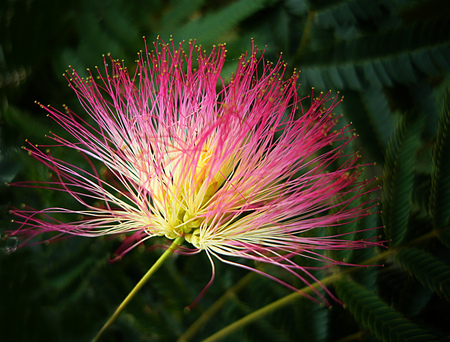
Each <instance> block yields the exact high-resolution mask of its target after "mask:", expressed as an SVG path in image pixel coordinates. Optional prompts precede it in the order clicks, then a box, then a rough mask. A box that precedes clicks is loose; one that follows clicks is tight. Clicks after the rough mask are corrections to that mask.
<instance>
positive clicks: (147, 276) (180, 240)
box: [92, 236, 184, 342]
mask: <svg viewBox="0 0 450 342" xmlns="http://www.w3.org/2000/svg"><path fill="white" fill-rule="evenodd" d="M183 241H184V237H183V236H180V237H177V238H176V239H175V240H174V241H173V242H172V244H171V245H170V247H169V248H168V249H167V250H166V251H165V252H164V253H163V255H161V256H160V257H159V259H158V260H157V261H156V262H155V263H154V264H153V266H152V267H151V268H150V269H149V270H148V271H147V273H146V274H145V275H144V276H143V277H142V278H141V280H139V282H138V283H137V284H136V286H135V287H134V288H133V290H131V292H130V293H129V294H128V296H127V297H126V298H125V299H124V300H123V302H122V303H121V304H120V305H119V307H118V308H117V309H116V311H114V313H113V314H112V316H111V317H110V318H109V319H108V321H107V322H106V323H105V325H104V326H103V327H102V328H101V329H100V331H99V332H98V334H97V335H96V336H95V337H94V339H93V340H92V342H97V341H98V340H99V338H100V336H101V335H102V334H103V332H104V331H105V330H106V329H107V328H108V327H109V326H110V325H111V324H112V323H113V322H114V321H115V320H116V319H117V317H119V315H120V313H121V312H122V311H123V309H125V307H126V306H127V305H128V303H129V302H130V301H131V300H132V299H133V297H134V296H135V295H136V294H137V293H138V292H139V290H140V289H141V288H142V286H144V284H145V283H146V282H147V281H148V280H149V279H150V277H151V276H152V275H153V273H155V272H156V271H157V270H158V269H159V268H160V267H161V265H162V264H163V263H164V262H165V261H166V260H167V259H168V258H169V257H170V256H171V255H172V254H173V252H175V250H177V248H178V247H179V246H180V245H181V244H182V243H183Z"/></svg>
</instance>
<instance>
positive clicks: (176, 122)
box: [12, 39, 376, 288]
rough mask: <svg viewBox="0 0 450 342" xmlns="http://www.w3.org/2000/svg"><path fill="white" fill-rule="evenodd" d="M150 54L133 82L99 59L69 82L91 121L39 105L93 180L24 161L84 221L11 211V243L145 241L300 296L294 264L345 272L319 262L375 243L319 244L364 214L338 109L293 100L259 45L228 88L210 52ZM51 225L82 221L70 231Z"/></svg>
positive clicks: (327, 98) (48, 212)
mask: <svg viewBox="0 0 450 342" xmlns="http://www.w3.org/2000/svg"><path fill="white" fill-rule="evenodd" d="M154 47H155V50H154V51H151V52H150V53H148V52H147V47H146V49H145V52H142V51H141V52H140V53H139V54H138V55H139V58H138V60H137V61H136V62H137V65H136V70H135V71H134V72H132V73H130V72H129V71H128V70H127V68H126V67H125V66H124V64H123V62H120V61H118V60H113V59H112V58H109V57H104V67H105V70H104V71H103V72H102V71H100V70H98V68H97V70H96V72H90V71H89V74H90V76H89V77H88V78H86V79H83V78H81V77H80V75H79V74H78V73H77V72H76V71H75V70H73V69H72V70H71V71H69V72H68V73H67V74H66V75H65V76H66V78H67V80H68V82H69V86H70V87H71V88H72V89H73V90H74V91H75V93H76V95H77V96H78V99H79V101H80V102H81V104H82V106H83V108H84V109H85V111H86V112H87V113H88V114H89V116H90V119H89V121H85V120H83V119H82V118H80V117H79V116H77V115H76V114H75V113H74V112H72V111H71V110H70V109H68V108H67V107H65V111H64V112H61V111H58V110H56V109H54V108H52V107H44V106H42V108H45V109H46V110H47V111H48V113H49V114H48V115H49V116H50V117H51V118H52V119H54V120H55V121H56V122H57V123H58V124H60V125H61V126H62V127H63V128H64V129H65V130H66V131H67V132H69V133H70V135H71V136H72V139H70V140H66V139H64V138H62V137H60V136H57V135H55V134H53V133H50V135H49V137H50V138H51V139H53V140H54V141H56V142H57V145H60V146H61V145H62V146H65V147H67V148H69V149H72V150H75V151H78V152H79V153H81V154H82V155H83V156H84V157H85V159H86V161H87V162H88V163H89V165H90V167H91V170H86V169H83V168H81V167H79V166H76V165H71V164H70V163H68V162H66V161H64V160H61V159H58V158H56V157H54V156H52V154H51V153H50V152H49V148H50V147H51V146H43V145H41V146H34V145H31V144H30V147H28V148H26V149H27V150H28V151H29V153H30V154H31V155H32V156H34V157H35V158H37V159H38V160H40V161H41V162H43V163H44V164H45V165H47V167H48V168H49V169H50V170H52V171H53V174H54V181H53V182H48V183H38V184H35V183H34V184H32V186H37V187H45V188H50V189H55V190H61V191H63V192H67V193H68V194H70V195H71V196H72V197H74V198H75V199H76V200H77V201H78V202H79V203H81V205H82V206H83V207H84V208H85V209H83V210H71V209H68V208H58V207H55V208H46V209H43V210H34V209H32V208H24V209H13V210H12V211H13V213H14V214H15V215H16V216H17V217H18V221H19V222H20V223H21V226H20V228H19V229H18V230H17V231H15V232H13V233H12V234H13V235H17V236H25V237H27V239H25V240H24V241H25V242H26V241H29V240H30V239H32V238H34V237H35V236H36V235H39V234H41V233H47V232H56V233H57V234H56V235H55V236H53V238H56V237H60V236H63V235H67V234H70V235H76V236H86V237H96V236H104V235H110V234H116V235H117V234H126V235H127V236H128V237H127V238H126V239H125V241H124V242H123V245H122V246H121V248H120V249H119V251H118V254H119V255H120V256H122V255H123V254H125V253H126V252H128V251H129V250H131V249H132V248H133V247H135V246H137V245H139V244H141V243H143V242H144V241H145V240H147V239H149V238H151V237H154V236H166V237H167V238H168V239H175V238H176V237H180V236H183V237H184V238H185V240H186V241H187V242H188V243H190V244H191V246H192V248H193V249H194V250H195V251H199V252H200V251H205V252H206V253H207V255H208V256H209V257H210V258H211V257H215V258H217V259H219V260H221V261H223V262H226V263H229V264H232V265H237V266H241V267H244V268H248V269H253V268H252V267H250V266H248V265H245V264H240V263H238V262H237V261H236V257H240V258H245V259H251V260H255V261H259V262H263V263H268V264H272V265H277V266H280V267H282V268H283V269H284V270H286V271H287V272H288V273H292V274H294V275H295V276H297V277H298V278H299V279H301V280H303V281H304V282H305V283H307V284H308V283H310V282H311V281H316V279H315V278H314V277H313V276H312V275H311V273H310V270H309V269H308V268H307V267H304V266H302V265H299V264H297V263H296V262H294V257H295V256H297V255H300V256H303V257H306V258H312V259H316V260H320V261H323V262H324V266H330V265H335V264H345V263H344V262H343V261H341V260H332V259H330V258H329V257H327V256H326V255H324V253H323V252H322V250H342V249H355V248H366V247H370V246H374V245H376V243H375V242H370V241H353V240H351V239H348V238H346V234H345V233H342V234H337V235H332V236H327V235H326V234H325V233H324V232H326V231H327V228H329V227H337V228H339V226H341V225H343V224H345V223H348V222H351V221H354V220H357V219H359V218H361V217H363V216H366V215H369V211H370V207H371V202H367V201H366V202H364V201H363V200H360V198H361V197H362V196H363V195H364V194H365V193H367V191H365V190H364V188H365V187H366V186H367V185H368V183H369V181H364V182H361V181H359V180H358V179H360V178H361V177H360V176H361V172H362V171H361V167H360V166H358V156H357V155H356V154H345V153H344V152H343V151H344V148H345V146H347V145H348V144H349V142H350V141H351V140H352V139H353V138H354V134H352V132H351V130H350V129H349V128H348V127H344V128H336V123H337V120H336V117H335V115H334V114H333V111H334V108H335V107H336V105H337V104H338V103H339V102H340V99H339V98H332V97H331V95H330V94H320V95H319V96H318V97H315V98H314V97H311V98H310V99H306V100H303V102H301V101H300V99H299V98H298V95H297V90H298V85H297V79H298V77H299V74H298V73H297V72H295V71H294V73H293V75H291V76H290V77H287V75H286V73H285V70H286V65H285V64H283V62H282V61H281V59H280V60H279V61H278V62H277V63H275V64H272V63H270V62H268V61H266V60H265V59H264V58H263V52H258V50H257V49H256V47H255V46H253V50H252V53H251V54H250V55H243V56H241V57H240V58H239V61H238V65H237V70H236V72H235V73H234V75H233V77H232V78H231V81H229V82H228V83H227V82H225V80H224V79H223V78H222V76H221V71H222V68H223V66H224V63H225V62H226V61H225V55H226V50H225V46H224V45H220V46H217V47H214V48H213V49H212V51H211V53H209V54H207V53H206V52H204V51H203V50H202V49H201V47H197V46H196V45H195V43H194V42H192V41H190V42H189V44H188V50H187V51H184V50H183V46H182V44H180V45H179V46H176V45H174V44H173V42H172V40H171V41H170V43H169V44H165V43H164V42H162V41H161V40H159V39H158V41H157V42H156V43H155V44H154ZM304 102H308V105H307V106H306V108H304V107H303V106H304ZM92 122H93V123H92ZM96 163H97V164H98V163H102V164H103V165H104V166H105V169H106V171H105V172H98V171H97V170H96V168H95V167H94V164H96ZM338 165H340V166H338ZM332 166H334V169H333V168H332ZM27 184H28V186H29V185H30V184H29V183H19V184H17V185H25V186H27ZM354 201H357V202H358V203H360V204H358V205H354V204H353V203H355V202H354ZM56 214H58V217H60V214H78V215H79V217H81V218H82V219H81V220H79V221H76V222H70V223H65V222H61V221H59V220H57V219H56V218H55V215H56ZM352 233H353V232H352ZM53 238H52V239H53ZM253 270H255V271H257V272H259V273H262V274H264V275H266V276H268V277H269V278H272V279H274V280H276V281H278V282H280V283H282V284H283V285H285V286H287V287H290V288H293V287H292V286H291V285H290V284H289V283H288V282H285V281H283V280H280V279H278V278H276V277H275V276H273V275H270V274H268V273H263V272H262V271H258V270H256V269H253Z"/></svg>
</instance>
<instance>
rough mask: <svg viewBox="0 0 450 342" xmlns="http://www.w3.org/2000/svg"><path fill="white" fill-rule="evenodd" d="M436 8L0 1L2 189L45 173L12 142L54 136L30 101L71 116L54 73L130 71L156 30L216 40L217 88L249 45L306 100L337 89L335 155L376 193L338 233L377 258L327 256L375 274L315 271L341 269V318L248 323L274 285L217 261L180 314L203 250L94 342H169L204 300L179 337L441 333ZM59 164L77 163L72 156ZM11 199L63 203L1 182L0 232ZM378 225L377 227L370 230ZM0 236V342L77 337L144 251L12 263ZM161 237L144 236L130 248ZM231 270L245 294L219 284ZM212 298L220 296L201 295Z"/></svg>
mask: <svg viewBox="0 0 450 342" xmlns="http://www.w3.org/2000/svg"><path fill="white" fill-rule="evenodd" d="M449 13H450V2H449V1H447V0H414V1H404V0H395V1H392V0H391V1H387V0H382V1H378V0H351V1H348V0H317V1H304V0H284V1H275V0H237V1H233V0H222V1H204V0H193V1H189V0H171V1H162V0H149V1H148V0H145V1H144V0H138V1H131V2H130V1H125V0H106V1H99V0H96V1H91V0H83V1H78V0H69V1H62V2H61V1H57V0H41V1H39V2H37V1H31V2H30V1H23V0H10V1H0V27H1V29H0V177H1V181H2V182H12V181H22V180H38V181H42V180H48V179H49V175H48V170H47V169H46V168H45V167H44V166H42V165H40V164H38V163H37V162H35V161H34V160H33V159H32V158H30V157H29V156H28V155H26V154H25V153H23V152H22V151H21V149H20V147H21V146H22V145H24V144H25V143H24V141H25V139H29V141H31V142H32V143H33V144H48V139H46V138H45V134H47V133H48V131H49V130H51V131H54V132H57V133H58V134H59V135H63V134H64V131H63V130H62V129H60V128H59V126H58V125H57V124H56V123H54V122H53V121H52V120H50V119H48V118H46V116H45V114H46V113H45V112H44V111H42V110H41V109H40V108H39V107H38V106H37V105H35V104H34V101H35V100H38V101H40V102H42V103H44V104H47V103H51V104H52V105H53V106H54V107H55V108H61V104H62V103H66V104H68V105H69V107H70V108H72V109H73V110H74V111H75V112H77V113H78V114H80V115H81V116H82V117H83V116H84V115H85V114H84V112H83V109H82V108H81V106H80V105H79V104H78V101H77V99H76V97H75V96H73V93H72V91H71V90H70V89H68V87H67V86H66V81H65V80H64V79H63V78H62V77H61V74H62V73H63V72H64V71H65V70H66V69H67V65H68V64H71V65H73V66H74V67H76V68H77V70H78V71H79V72H80V73H81V74H83V72H84V70H85V68H87V67H89V68H91V69H93V67H94V66H95V65H101V63H103V60H102V57H101V56H102V54H106V53H108V52H110V53H112V55H113V57H114V58H119V59H123V60H124V61H125V63H126V65H127V66H128V68H129V70H134V64H133V60H134V59H135V56H136V52H137V51H139V50H142V49H143V40H142V36H144V35H145V36H146V39H147V43H148V44H149V45H150V46H151V42H152V41H153V40H154V39H155V38H156V36H158V35H160V36H161V37H163V38H164V39H165V40H168V39H169V36H170V35H173V39H174V43H175V44H177V43H178V41H180V40H181V39H186V40H189V39H197V42H198V44H202V46H203V48H204V49H205V50H209V49H210V48H211V46H212V45H213V44H218V43H227V50H228V52H227V57H228V59H227V62H226V64H225V66H224V73H223V77H224V79H225V80H227V79H229V75H231V72H232V71H233V69H235V66H236V63H237V58H238V56H240V55H241V54H242V53H245V52H246V51H248V50H249V48H250V47H251V39H250V38H251V37H253V38H254V41H255V43H256V44H257V45H258V46H259V47H260V48H262V49H265V57H266V58H267V59H268V60H269V61H273V62H274V61H277V60H278V58H279V53H280V52H281V51H283V59H284V60H285V61H286V62H287V64H288V66H287V68H288V69H287V70H288V71H287V73H286V76H289V71H290V70H292V69H293V68H297V69H298V70H301V71H302V73H301V74H300V79H299V82H300V83H301V84H302V85H301V87H300V89H299V95H300V96H305V95H310V94H311V90H310V87H311V86H314V87H315V88H316V89H318V90H319V91H322V90H323V91H328V90H329V89H333V90H339V91H340V92H341V94H342V95H343V96H344V97H345V101H344V102H343V104H342V105H340V106H339V107H338V108H337V110H338V111H341V112H342V113H343V119H342V123H341V124H345V123H350V122H352V128H354V129H355V133H356V134H358V135H359V137H358V139H355V140H354V141H353V144H352V146H349V152H353V151H354V150H356V149H359V152H360V154H361V155H362V159H361V163H363V164H370V163H372V162H376V163H377V165H376V166H366V167H365V176H366V177H368V178H371V177H372V176H377V177H378V178H379V183H380V185H381V186H382V194H381V196H382V200H381V203H380V205H379V206H378V207H379V208H374V209H373V215H371V216H368V217H365V218H363V219H362V220H359V221H358V222H352V223H349V224H348V225H346V226H345V227H342V229H345V230H346V231H351V230H353V229H356V230H359V231H360V232H357V233H355V234H352V235H350V236H351V238H353V239H373V240H377V239H380V240H390V242H387V243H385V244H386V245H388V246H389V249H385V248H379V249H374V248H373V249H364V250H354V251H340V252H331V253H330V254H329V255H328V254H327V256H332V257H334V258H336V259H338V260H344V261H348V262H350V263H352V264H355V265H366V264H368V263H371V264H375V265H377V266H374V267H353V268H352V267H340V266H339V267H338V266H336V267H333V268H330V269H328V268H327V269H320V270H317V271H316V272H314V275H315V276H316V277H317V278H318V279H320V280H322V281H325V282H326V280H327V279H330V278H329V277H330V276H332V275H333V274H341V273H347V274H348V275H342V277H343V279H342V280H340V281H338V282H337V283H336V284H335V290H336V294H337V296H338V297H339V298H340V299H341V300H342V301H343V302H344V304H345V307H344V308H343V307H341V306H340V305H339V304H337V303H332V304H333V307H332V308H331V309H329V308H327V307H326V306H324V305H318V304H316V303H313V302H309V301H307V300H306V299H304V298H302V297H300V296H297V297H296V298H293V299H292V300H289V301H287V303H286V304H284V305H282V306H279V307H277V309H276V310H275V309H271V310H267V311H264V315H262V316H259V319H258V320H256V321H255V320H251V319H248V317H249V315H252V314H255V313H257V312H258V311H259V310H260V309H264V308H267V307H266V306H267V305H271V304H272V303H274V302H276V301H277V300H279V299H280V298H285V297H284V296H288V295H291V291H289V290H287V289H285V288H284V287H282V286H281V285H279V284H277V283H275V282H273V281H270V280H269V279H266V278H264V277H262V276H261V275H256V274H254V275H253V276H247V275H246V274H247V272H246V271H244V270H242V269H238V268H233V267H230V266H228V265H223V264H220V263H217V262H216V264H215V267H216V276H215V281H214V283H213V285H212V286H211V287H210V289H209V290H208V291H207V292H206V293H205V294H204V296H203V298H202V299H201V300H200V301H199V303H198V305H197V306H195V307H193V308H192V310H191V311H189V310H186V307H187V306H189V305H190V304H192V303H193V302H194V300H195V298H196V297H197V295H198V294H200V293H201V292H202V290H203V288H204V287H205V285H206V284H207V283H208V281H209V280H210V277H211V265H210V263H209V261H208V259H207V258H206V257H205V256H204V255H196V256H184V255H179V256H174V257H173V258H172V259H171V260H170V261H169V262H167V263H166V264H165V265H164V266H163V267H162V268H161V269H160V270H159V271H158V273H157V274H156V275H155V277H154V278H152V280H151V281H150V282H149V283H148V284H147V285H146V286H145V287H144V288H143V289H142V291H141V292H140V293H139V295H138V296H137V297H136V298H135V299H134V300H133V301H132V303H131V304H130V306H129V307H127V309H126V310H125V312H124V313H123V315H121V316H120V317H119V319H118V321H117V322H116V323H115V324H114V325H113V326H112V327H111V328H110V330H109V331H107V333H106V334H105V336H104V341H175V340H177V339H178V338H179V337H180V336H182V334H183V333H185V332H186V331H187V330H188V329H189V328H190V327H191V326H193V325H194V322H195V321H196V320H197V318H198V317H200V316H201V315H202V314H203V313H208V312H209V311H207V310H208V309H209V308H210V307H211V306H215V305H216V304H217V303H219V304H220V305H219V304H217V308H216V310H215V311H214V313H213V314H211V315H208V317H207V319H206V320H205V321H204V323H203V324H202V325H201V327H200V328H199V329H194V330H195V331H193V333H192V334H191V337H190V339H189V340H190V341H197V340H202V339H205V338H208V337H209V336H211V335H213V334H214V333H216V332H217V331H220V330H221V329H223V328H224V327H228V326H229V325H230V324H232V323H234V322H238V321H239V320H240V319H241V318H244V321H245V319H248V321H246V322H244V323H243V324H242V325H240V326H239V328H236V329H235V330H233V331H232V332H229V333H228V334H227V336H226V337H224V338H223V339H222V340H223V341H237V340H242V341H261V340H264V341H298V340H299V336H300V337H301V338H302V340H305V341H337V340H341V341H349V340H357V339H359V340H361V341H381V340H383V341H390V340H402V339H404V340H406V339H407V340H408V341H421V340H426V341H429V340H442V341H444V340H445V339H446V338H447V339H448V336H449V334H450V331H449V326H448V317H450V304H449V290H448V288H449V278H450V275H449V264H450V260H449V257H448V256H449V255H450V253H449V252H450V250H449V249H450V228H449V218H450V204H449V203H450V172H448V170H449V169H450V154H449V151H450V146H449V145H450V141H449V134H448V129H449V120H450V119H449V115H450V114H449V113H450V110H449V96H450V92H449V90H448V89H450V88H449V86H450V75H449V73H450V36H449V34H448V32H450V20H449ZM337 114H340V113H337ZM55 153H60V154H62V153H65V150H59V149H57V151H55ZM64 157H65V158H68V160H70V161H71V162H73V163H75V164H76V165H79V166H80V167H81V168H89V165H87V163H86V162H85V161H84V160H83V158H81V157H80V156H79V155H77V154H74V155H72V154H71V153H67V155H65V156H64ZM373 196H374V197H376V196H380V194H379V193H378V192H376V193H373ZM22 203H27V204H28V205H30V206H32V207H35V208H45V207H74V206H77V205H79V204H78V203H76V201H73V200H70V199H69V198H68V197H67V196H64V194H63V193H60V192H52V191H44V190H42V189H30V188H17V187H11V186H7V185H5V184H1V185H0V209H1V212H0V219H1V226H2V229H3V228H4V229H14V228H17V224H16V223H14V222H11V217H10V215H9V214H8V212H7V210H8V208H9V207H10V206H15V207H17V206H20V205H21V204H22ZM351 205H357V203H352V204H351ZM381 225H384V226H385V229H376V228H377V227H380V226H381ZM369 228H374V229H372V230H366V229H369ZM325 233H326V232H325V231H320V232H318V234H325ZM0 234H1V231H0ZM0 243H1V244H0V251H1V252H0V253H1V254H0V339H2V340H5V341H74V342H75V341H88V340H90V339H91V338H92V337H93V336H94V335H95V333H96V332H97V331H98V329H99V328H100V327H101V326H102V324H103V323H104V322H105V320H106V319H107V317H109V315H111V313H112V312H113V311H114V310H115V308H116V306H117V305H118V304H119V303H120V302H121V301H122V300H123V298H124V297H125V296H126V295H127V294H128V292H129V291H130V289H131V288H132V287H133V286H134V285H135V284H136V282H137V281H138V280H139V279H140V278H141V277H142V275H143V274H144V273H145V272H146V271H147V270H148V268H149V267H150V266H151V265H152V264H153V263H154V262H155V260H156V259H157V257H158V256H159V255H160V253H161V250H160V249H158V248H153V249H152V248H149V249H145V248H144V246H141V247H139V248H137V249H135V250H133V251H132V252H130V253H128V254H127V255H126V256H125V257H124V259H123V260H121V261H119V262H116V263H109V262H108V259H109V256H110V255H111V254H112V253H113V252H114V250H115V248H117V247H118V245H119V243H120V242H118V241H117V240H114V239H109V238H99V239H82V238H77V239H67V240H64V241H58V242H56V243H54V244H49V245H37V246H31V247H28V248H24V249H19V250H17V251H15V252H13V253H11V252H12V250H13V249H14V244H15V241H12V240H8V238H7V237H5V236H3V235H1V240H0ZM166 243H167V241H165V239H153V240H151V241H150V242H148V243H147V245H146V247H151V246H156V245H158V244H166ZM298 261H301V262H302V263H303V262H305V263H307V264H305V265H308V266H319V265H318V264H316V263H314V262H313V261H311V260H310V261H309V262H307V261H306V260H302V259H301V258H299V260H298ZM380 265H383V266H384V267H382V266H380ZM248 266H249V267H261V265H255V264H253V263H250V262H249V263H248ZM262 270H264V269H262ZM270 271H274V270H272V269H270ZM274 272H275V275H276V276H278V277H280V278H281V279H282V280H289V281H292V278H285V277H287V276H286V274H285V273H283V272H279V271H277V270H275V271H274ZM244 277H245V279H246V280H245V282H244V281H243V282H242V283H243V284H244V285H242V286H238V287H236V288H235V285H236V284H238V283H240V281H241V279H242V278H244ZM247 277H248V278H247ZM348 279H351V280H348ZM296 285H297V286H298V287H299V288H301V287H302V286H303V285H302V283H301V282H298V283H296ZM327 285H332V281H330V282H327ZM330 288H331V289H333V286H331V287H330ZM225 293H227V294H228V296H227V297H226V300H224V301H223V302H220V301H217V300H218V299H219V298H221V297H222V295H223V294H225ZM289 298H290V297H289ZM446 319H447V320H446Z"/></svg>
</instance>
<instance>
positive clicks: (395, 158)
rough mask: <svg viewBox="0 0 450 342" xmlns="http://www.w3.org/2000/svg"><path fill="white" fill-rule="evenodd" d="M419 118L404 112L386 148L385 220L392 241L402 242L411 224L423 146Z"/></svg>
mask: <svg viewBox="0 0 450 342" xmlns="http://www.w3.org/2000/svg"><path fill="white" fill-rule="evenodd" d="M422 121H423V120H420V119H414V118H410V117H408V116H405V117H404V118H403V119H402V120H401V121H400V123H399V125H398V126H397V129H396V130H395V132H394V134H393V136H392V139H391V141H390V143H389V146H388V148H387V152H386V161H385V164H384V168H385V169H384V185H383V197H382V205H383V213H382V218H383V224H384V226H385V228H386V233H387V235H388V238H389V239H390V241H391V244H392V245H394V246H395V245H398V244H399V243H401V241H402V239H403V237H404V235H405V233H406V227H407V224H408V218H409V210H408V208H410V202H411V195H412V192H413V180H414V167H413V166H414V162H415V154H416V152H417V149H418V148H419V146H420V135H421V131H422V124H423V123H422Z"/></svg>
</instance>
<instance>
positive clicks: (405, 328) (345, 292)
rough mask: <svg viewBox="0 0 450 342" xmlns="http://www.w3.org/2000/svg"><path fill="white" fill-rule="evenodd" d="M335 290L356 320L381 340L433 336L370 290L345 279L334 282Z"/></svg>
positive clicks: (425, 340) (428, 340)
mask: <svg viewBox="0 0 450 342" xmlns="http://www.w3.org/2000/svg"><path fill="white" fill-rule="evenodd" d="M335 288H336V294H337V295H338V297H339V299H340V300H342V301H343V302H344V304H345V305H346V307H347V308H348V310H349V311H350V313H351V314H352V315H353V317H354V318H355V320H356V321H358V322H359V323H361V325H362V326H363V327H364V328H365V329H368V330H369V331H370V332H371V333H372V334H374V335H375V336H376V337H378V338H379V339H381V340H383V341H396V342H398V341H409V342H412V341H414V342H419V341H424V342H430V341H436V340H437V339H436V338H435V336H433V335H431V334H429V333H428V332H427V331H426V330H424V329H423V328H421V327H419V326H417V325H415V324H413V323H412V322H410V321H409V320H407V319H406V318H404V317H403V316H402V315H401V314H400V313H399V312H397V311H395V310H394V309H393V308H391V307H390V306H388V305H387V304H386V303H384V302H383V301H382V300H381V299H380V298H379V297H378V296H377V295H375V294H374V293H373V292H371V291H368V290H367V289H365V288H364V287H362V286H360V285H358V284H356V283H354V282H352V281H349V280H345V279H341V280H339V281H337V282H336V283H335Z"/></svg>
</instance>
